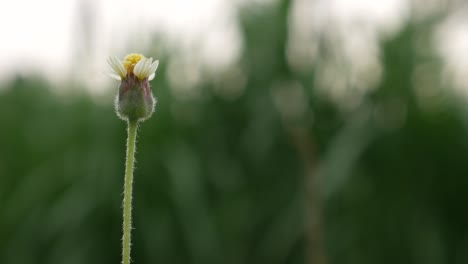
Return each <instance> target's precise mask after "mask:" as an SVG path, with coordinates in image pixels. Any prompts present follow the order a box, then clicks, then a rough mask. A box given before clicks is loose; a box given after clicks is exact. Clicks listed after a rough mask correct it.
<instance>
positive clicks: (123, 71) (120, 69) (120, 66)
mask: <svg viewBox="0 0 468 264" xmlns="http://www.w3.org/2000/svg"><path fill="white" fill-rule="evenodd" d="M111 60H112V63H113V64H114V67H115V68H117V70H116V72H117V73H118V74H120V77H122V78H125V77H126V76H127V70H126V69H125V67H124V66H123V64H122V62H121V61H120V60H119V59H117V57H115V56H111Z"/></svg>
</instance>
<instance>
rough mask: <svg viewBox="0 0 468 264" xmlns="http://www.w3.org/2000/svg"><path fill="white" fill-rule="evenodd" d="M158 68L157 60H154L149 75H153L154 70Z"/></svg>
mask: <svg viewBox="0 0 468 264" xmlns="http://www.w3.org/2000/svg"><path fill="white" fill-rule="evenodd" d="M158 66H159V60H156V61H155V62H153V64H151V67H150V71H149V73H150V74H153V73H155V72H156V70H157V69H158Z"/></svg>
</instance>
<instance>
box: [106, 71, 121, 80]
mask: <svg viewBox="0 0 468 264" xmlns="http://www.w3.org/2000/svg"><path fill="white" fill-rule="evenodd" d="M109 76H110V77H111V78H112V79H115V80H117V81H121V80H122V78H121V77H120V76H119V75H117V74H113V73H109Z"/></svg>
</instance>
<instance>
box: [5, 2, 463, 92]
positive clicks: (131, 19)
mask: <svg viewBox="0 0 468 264" xmlns="http://www.w3.org/2000/svg"><path fill="white" fill-rule="evenodd" d="M306 1H311V3H312V0H305V1H304V0H303V1H302V2H306ZM83 2H90V3H92V4H93V5H94V7H95V10H94V12H95V16H96V20H95V21H93V22H91V23H93V24H94V25H95V28H94V33H93V34H94V35H95V37H96V42H95V45H94V46H93V50H92V51H91V52H92V55H93V58H91V60H92V61H90V64H91V65H86V66H91V67H80V66H81V65H78V67H74V69H75V70H76V69H77V68H78V69H80V68H81V69H83V72H82V74H85V75H86V74H89V72H87V71H93V72H97V73H98V74H96V75H95V76H94V79H93V80H92V81H91V82H92V83H103V82H105V81H104V80H107V79H104V78H105V77H104V73H105V71H106V64H105V58H106V57H107V56H109V55H113V54H115V55H118V56H123V55H124V54H125V53H127V52H128V51H127V50H125V49H126V48H129V47H130V48H143V47H144V46H145V44H146V45H147V44H149V43H148V40H149V39H148V36H149V33H151V32H154V31H155V30H157V31H159V32H162V33H165V34H167V35H168V36H169V38H170V39H173V40H178V41H176V42H177V43H180V45H181V46H185V47H190V46H191V45H193V44H194V43H197V42H201V43H202V44H201V45H200V46H201V49H200V52H201V54H200V56H201V58H205V59H207V61H210V60H214V59H216V60H214V61H216V62H217V63H221V64H229V63H231V62H233V61H234V60H235V58H236V56H237V54H238V53H239V51H240V49H241V40H240V39H239V32H238V29H237V27H236V24H235V16H236V13H235V12H236V10H237V9H236V5H238V4H239V3H240V2H243V1H242V0H237V1H234V0H197V1H194V0H170V1H169V0H153V1H149V0H148V1H145V0H132V1H128V0H41V1H37V0H14V1H1V2H0V34H1V35H2V41H0V58H2V59H0V69H2V70H1V71H0V79H4V78H6V77H8V76H11V75H12V74H14V73H18V72H19V73H26V74H27V73H30V72H34V73H35V72H37V73H39V74H46V75H47V76H48V77H50V78H51V79H52V80H64V79H66V78H68V77H69V76H70V75H69V74H70V71H71V65H73V64H72V59H73V58H74V55H73V52H74V51H75V50H76V48H77V47H80V46H82V45H83V43H74V41H76V40H77V39H78V40H79V36H80V35H79V34H78V33H77V30H78V29H79V28H78V27H77V23H78V20H77V10H78V9H79V8H78V7H79V6H80V3H83ZM247 2H248V1H247ZM257 2H258V1H257ZM314 3H318V4H316V5H315V6H314V9H315V12H312V10H311V12H310V13H309V14H311V16H316V15H318V14H319V13H318V12H317V7H320V6H322V7H323V8H324V9H323V10H324V11H326V13H325V15H329V16H330V17H331V18H332V19H335V20H336V21H338V23H342V24H346V23H350V22H352V21H358V22H359V21H361V22H364V23H368V24H369V25H374V26H375V27H376V29H377V30H382V31H392V30H394V28H395V27H398V21H402V18H404V17H405V16H406V15H407V14H406V13H405V12H406V11H405V7H407V1H406V0H378V1H370V0H314ZM244 4H245V1H244ZM327 10H328V11H327ZM406 10H407V9H406ZM306 13H307V12H306ZM321 14H322V16H324V13H321ZM310 21H313V22H317V21H318V20H317V19H311V20H310ZM454 32H455V33H454V34H452V35H449V38H448V42H452V41H455V42H456V43H455V44H454V45H456V47H459V46H463V45H465V44H466V37H460V34H462V33H463V34H466V30H465V31H462V30H458V31H454ZM460 32H461V33H460ZM130 37H131V38H133V39H136V40H138V41H133V42H132V41H129V38H130ZM457 41H458V42H457ZM135 42H136V44H135ZM139 43H141V45H140V46H139ZM457 43H458V44H457ZM442 46H443V45H442ZM137 51H138V50H137ZM465 51H466V49H465ZM465 53H466V52H465ZM75 56H76V55H75ZM154 56H156V57H157V54H156V55H154ZM466 61H468V60H466ZM162 63H164V62H162ZM465 64H466V63H465ZM465 67H466V65H465ZM73 74H74V75H78V76H79V74H76V73H73Z"/></svg>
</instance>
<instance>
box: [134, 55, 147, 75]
mask: <svg viewBox="0 0 468 264" xmlns="http://www.w3.org/2000/svg"><path fill="white" fill-rule="evenodd" d="M144 66H145V59H141V60H140V61H139V62H138V63H137V64H136V65H135V67H134V68H133V73H134V74H135V75H136V76H137V77H138V78H141V77H140V76H141V73H142V71H143V68H144Z"/></svg>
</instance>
